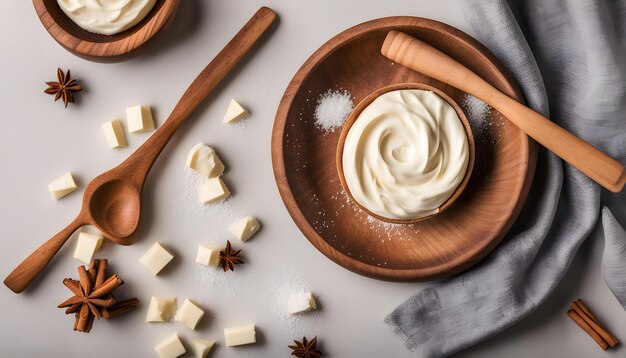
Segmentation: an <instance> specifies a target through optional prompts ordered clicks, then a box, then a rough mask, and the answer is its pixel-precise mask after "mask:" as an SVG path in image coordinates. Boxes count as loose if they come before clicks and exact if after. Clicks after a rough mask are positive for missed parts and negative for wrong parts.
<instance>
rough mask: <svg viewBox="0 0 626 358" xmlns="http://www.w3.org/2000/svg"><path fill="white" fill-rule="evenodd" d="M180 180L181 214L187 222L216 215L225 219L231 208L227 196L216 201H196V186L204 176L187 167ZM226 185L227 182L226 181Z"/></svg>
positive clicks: (197, 186)
mask: <svg viewBox="0 0 626 358" xmlns="http://www.w3.org/2000/svg"><path fill="white" fill-rule="evenodd" d="M182 173H183V175H182V178H181V181H182V182H183V184H182V185H183V191H182V195H180V200H181V201H182V202H183V203H182V205H181V207H183V208H184V209H183V210H184V211H185V213H184V215H182V217H184V218H185V219H186V220H188V221H189V222H199V221H201V220H202V219H206V218H207V217H217V218H222V219H225V218H227V217H229V216H230V214H231V212H232V210H231V208H230V202H229V198H227V199H225V200H221V201H218V202H216V203H210V204H202V203H200V202H199V201H198V188H199V187H200V184H201V183H202V181H203V180H207V179H206V178H205V177H202V176H201V175H198V173H196V172H194V171H193V170H191V169H189V168H185V170H183V172H182ZM226 185H228V183H226Z"/></svg>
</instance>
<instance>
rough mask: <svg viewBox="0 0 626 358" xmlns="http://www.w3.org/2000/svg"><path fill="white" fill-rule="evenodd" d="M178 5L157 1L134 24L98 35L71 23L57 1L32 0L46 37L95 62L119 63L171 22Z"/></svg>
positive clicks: (175, 0)
mask: <svg viewBox="0 0 626 358" xmlns="http://www.w3.org/2000/svg"><path fill="white" fill-rule="evenodd" d="M179 4H180V0H157V2H156V3H155V4H154V7H153V8H152V10H150V12H149V13H148V15H146V17H145V18H143V20H141V21H140V22H139V23H138V24H137V25H135V26H133V27H131V28H130V29H128V30H126V31H123V32H120V33H118V34H115V35H100V34H95V33H92V32H89V31H87V30H84V29H82V28H81V27H80V26H78V25H77V24H76V23H74V22H73V21H72V20H71V19H70V18H69V17H68V16H67V15H65V13H64V12H63V10H61V8H60V7H59V5H58V3H57V0H33V5H35V10H36V11H37V15H38V16H39V20H41V23H42V24H43V26H44V27H45V28H46V30H48V33H50V36H52V37H53V38H54V39H55V40H56V41H57V42H58V43H59V44H60V45H61V46H63V47H65V49H66V50H68V51H70V52H71V53H73V54H74V55H76V56H79V57H82V58H84V59H86V60H89V61H95V62H121V61H126V60H128V59H131V58H133V57H135V56H137V55H138V54H140V53H141V52H142V51H143V50H145V49H146V47H147V45H149V44H150V43H152V42H154V39H156V38H158V37H159V35H161V34H162V33H163V32H164V31H165V29H166V28H167V26H168V25H169V24H171V23H172V20H173V19H174V15H175V14H176V10H178V5H179Z"/></svg>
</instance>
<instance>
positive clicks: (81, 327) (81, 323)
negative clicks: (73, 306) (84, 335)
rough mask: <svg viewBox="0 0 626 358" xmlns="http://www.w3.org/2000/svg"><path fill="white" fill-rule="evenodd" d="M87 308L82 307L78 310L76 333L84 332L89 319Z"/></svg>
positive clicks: (85, 306)
mask: <svg viewBox="0 0 626 358" xmlns="http://www.w3.org/2000/svg"><path fill="white" fill-rule="evenodd" d="M90 314H91V313H90V312H89V307H88V306H87V305H83V306H82V307H81V308H80V312H79V313H78V324H77V325H76V330H77V331H78V332H84V331H85V328H86V327H87V320H88V319H89V315H90Z"/></svg>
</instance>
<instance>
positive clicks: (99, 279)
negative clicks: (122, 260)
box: [95, 259, 109, 287]
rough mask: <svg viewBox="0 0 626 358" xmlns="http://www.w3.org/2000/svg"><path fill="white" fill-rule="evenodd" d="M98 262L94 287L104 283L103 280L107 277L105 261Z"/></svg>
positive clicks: (106, 263)
mask: <svg viewBox="0 0 626 358" xmlns="http://www.w3.org/2000/svg"><path fill="white" fill-rule="evenodd" d="M99 261H100V262H99V263H98V273H97V274H96V283H95V287H98V286H100V285H102V284H103V283H104V279H105V278H106V275H107V266H108V264H109V263H108V261H107V260H106V259H104V260H99Z"/></svg>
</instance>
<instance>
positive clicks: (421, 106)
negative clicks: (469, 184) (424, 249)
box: [342, 89, 469, 220]
mask: <svg viewBox="0 0 626 358" xmlns="http://www.w3.org/2000/svg"><path fill="white" fill-rule="evenodd" d="M468 161H469V144H468V140H467V133H466V131H465V127H464V126H463V123H462V122H461V120H460V119H459V117H458V115H457V113H456V111H455V110H454V108H453V107H452V106H451V105H450V104H449V103H448V102H446V101H445V100H444V99H443V98H441V97H440V96H438V95H436V94H435V93H433V92H431V91H425V90H417V89H410V90H396V91H391V92H387V93H385V94H383V95H381V96H379V97H378V98H376V99H375V100H374V101H373V102H372V103H371V104H370V105H369V106H367V107H366V108H365V109H364V110H363V112H361V114H360V115H359V117H358V118H357V119H356V121H355V122H354V124H353V125H352V127H351V128H350V130H349V131H348V134H347V136H346V141H345V144H344V150H343V157H342V164H343V174H344V177H345V179H346V183H347V186H348V189H349V190H350V194H351V195H352V197H353V198H354V199H355V200H356V201H357V202H358V203H359V204H360V205H361V206H363V207H364V208H366V209H367V210H369V211H370V212H372V213H374V214H377V215H379V216H382V217H384V218H389V219H396V220H412V219H418V218H422V217H425V216H428V215H431V214H434V213H437V212H438V211H439V207H440V206H441V205H442V204H443V203H444V202H445V201H446V200H447V199H448V198H449V197H450V196H451V195H452V193H453V192H454V190H455V189H456V188H457V186H458V185H459V184H460V183H461V181H462V180H463V178H464V176H465V173H466V170H467V166H468Z"/></svg>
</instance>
